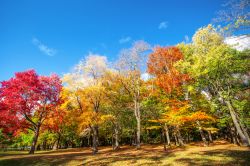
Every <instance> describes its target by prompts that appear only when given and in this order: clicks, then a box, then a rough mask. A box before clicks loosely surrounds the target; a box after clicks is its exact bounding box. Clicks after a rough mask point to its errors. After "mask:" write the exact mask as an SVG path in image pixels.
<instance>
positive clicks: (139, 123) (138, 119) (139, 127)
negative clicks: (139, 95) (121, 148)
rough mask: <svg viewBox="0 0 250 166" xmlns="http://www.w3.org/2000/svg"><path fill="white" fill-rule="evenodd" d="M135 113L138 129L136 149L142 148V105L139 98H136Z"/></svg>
mask: <svg viewBox="0 0 250 166" xmlns="http://www.w3.org/2000/svg"><path fill="white" fill-rule="evenodd" d="M134 105H135V108H134V113H135V117H136V123H137V130H136V149H140V148H141V144H140V142H141V113H140V105H139V102H138V101H137V99H135V100H134Z"/></svg>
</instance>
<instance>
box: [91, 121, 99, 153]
mask: <svg viewBox="0 0 250 166" xmlns="http://www.w3.org/2000/svg"><path fill="white" fill-rule="evenodd" d="M92 130H93V142H92V144H93V146H92V150H93V154H96V153H97V152H98V126H97V125H94V126H93V127H92Z"/></svg>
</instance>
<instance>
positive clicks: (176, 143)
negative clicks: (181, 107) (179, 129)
mask: <svg viewBox="0 0 250 166" xmlns="http://www.w3.org/2000/svg"><path fill="white" fill-rule="evenodd" d="M174 140H175V145H176V146H179V142H178V139H177V136H176V132H175V133H174Z"/></svg>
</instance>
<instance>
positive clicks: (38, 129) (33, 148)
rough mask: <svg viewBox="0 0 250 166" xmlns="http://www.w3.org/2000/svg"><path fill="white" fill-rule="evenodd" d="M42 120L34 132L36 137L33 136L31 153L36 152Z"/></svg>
mask: <svg viewBox="0 0 250 166" xmlns="http://www.w3.org/2000/svg"><path fill="white" fill-rule="evenodd" d="M40 126H41V125H40V122H39V123H38V124H37V126H36V130H35V133H34V137H33V140H32V146H31V148H30V151H29V154H34V152H35V149H36V143H37V139H38V136H39V131H40Z"/></svg>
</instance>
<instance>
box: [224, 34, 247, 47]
mask: <svg viewBox="0 0 250 166" xmlns="http://www.w3.org/2000/svg"><path fill="white" fill-rule="evenodd" d="M224 42H225V43H226V44H228V45H230V46H232V47H233V48H235V49H237V50H239V51H243V50H245V49H250V35H241V36H231V37H227V38H226V39H225V40H224Z"/></svg>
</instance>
